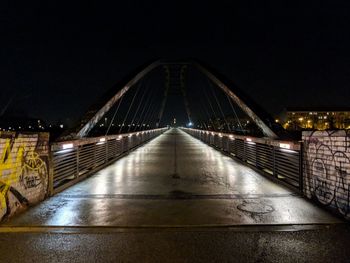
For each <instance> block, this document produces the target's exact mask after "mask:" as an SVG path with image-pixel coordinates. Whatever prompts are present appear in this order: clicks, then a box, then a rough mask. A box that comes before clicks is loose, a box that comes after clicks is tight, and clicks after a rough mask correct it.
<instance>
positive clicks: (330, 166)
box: [303, 130, 350, 219]
mask: <svg viewBox="0 0 350 263" xmlns="http://www.w3.org/2000/svg"><path fill="white" fill-rule="evenodd" d="M303 142H304V193H305V195H306V196H307V197H308V198H311V199H314V200H317V201H318V202H319V203H321V204H322V205H324V206H327V207H329V208H330V209H332V210H335V211H336V212H337V213H339V214H341V215H342V216H343V217H345V218H346V219H350V203H349V202H350V131H349V130H348V131H346V130H339V131H314V132H310V131H305V132H303Z"/></svg>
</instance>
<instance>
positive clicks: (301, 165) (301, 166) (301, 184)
mask: <svg viewBox="0 0 350 263" xmlns="http://www.w3.org/2000/svg"><path fill="white" fill-rule="evenodd" d="M303 162H304V143H303V142H300V152H299V189H300V192H301V193H303V191H304V163H303Z"/></svg>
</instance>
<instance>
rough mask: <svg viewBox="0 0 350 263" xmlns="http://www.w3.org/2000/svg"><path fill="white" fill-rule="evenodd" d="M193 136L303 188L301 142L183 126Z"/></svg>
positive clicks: (277, 177)
mask: <svg viewBox="0 0 350 263" xmlns="http://www.w3.org/2000/svg"><path fill="white" fill-rule="evenodd" d="M182 129H183V130H184V131H185V132H187V133H189V134H190V135H192V136H193V137H195V138H197V139H199V140H201V141H203V142H205V143H207V144H209V145H210V146H213V147H215V148H216V149H218V150H220V151H223V152H225V153H227V154H230V155H232V156H235V157H236V158H238V159H240V160H242V161H244V162H247V163H248V164H250V165H253V166H255V167H256V168H258V169H259V170H261V171H264V172H265V173H267V174H269V175H271V176H273V177H275V178H276V179H278V180H281V181H283V182H285V183H287V184H288V185H290V186H292V187H294V188H296V189H298V190H300V191H302V187H303V183H302V161H301V158H302V155H301V153H300V149H301V143H299V142H292V141H280V140H272V139H269V138H256V137H249V136H240V135H234V134H227V133H220V132H212V131H204V130H197V129H190V128H182Z"/></svg>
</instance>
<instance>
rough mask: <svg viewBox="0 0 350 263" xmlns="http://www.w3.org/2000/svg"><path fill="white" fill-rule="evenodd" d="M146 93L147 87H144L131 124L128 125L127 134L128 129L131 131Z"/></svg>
mask: <svg viewBox="0 0 350 263" xmlns="http://www.w3.org/2000/svg"><path fill="white" fill-rule="evenodd" d="M140 85H141V84H140ZM146 92H147V86H146V88H145V89H144V92H143V93H142V95H141V100H140V102H139V103H138V105H137V108H136V111H135V114H134V116H133V118H132V120H131V124H130V126H129V128H128V132H130V129H131V127H132V125H133V124H134V121H135V118H136V114H137V113H138V112H139V109H140V106H141V105H142V102H143V98H144V97H145V94H146ZM135 127H136V125H135Z"/></svg>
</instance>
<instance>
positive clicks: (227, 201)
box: [3, 129, 339, 227]
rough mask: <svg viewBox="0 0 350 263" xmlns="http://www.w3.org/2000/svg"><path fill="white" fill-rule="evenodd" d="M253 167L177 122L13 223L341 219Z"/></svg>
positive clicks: (167, 223) (239, 222) (200, 223)
mask: <svg viewBox="0 0 350 263" xmlns="http://www.w3.org/2000/svg"><path fill="white" fill-rule="evenodd" d="M337 222H339V220H338V219H336V218H335V217H333V216H331V215H330V214H329V213H328V212H326V211H324V210H322V209H320V208H318V207H316V206H315V205H313V204H312V203H310V202H308V201H306V200H305V199H303V198H302V197H300V196H298V195H296V194H295V193H293V192H292V191H291V190H289V189H287V188H285V187H283V186H280V185H277V184H275V183H273V182H272V181H270V180H268V179H267V178H265V177H264V176H262V175H260V174H259V173H257V172H256V171H254V170H253V169H251V168H250V167H247V166H244V165H243V164H241V163H239V162H237V161H235V160H233V159H231V158H230V157H228V156H225V155H223V154H221V153H220V152H218V151H216V150H215V149H213V148H211V147H209V146H207V145H206V144H204V143H202V142H200V141H198V140H196V139H194V138H193V137H191V136H190V135H188V134H186V133H185V132H183V131H181V130H179V129H171V130H169V131H167V132H166V133H164V134H163V135H161V136H159V137H158V138H156V139H154V140H152V141H151V142H149V143H148V144H146V145H144V146H142V147H140V148H138V149H137V150H135V151H134V152H132V153H130V154H129V155H127V156H126V157H124V158H122V159H120V160H118V161H116V162H115V163H114V164H112V165H110V166H109V167H107V168H105V169H103V170H101V171H100V172H98V173H96V175H94V176H92V177H90V178H88V179H86V180H84V181H83V182H81V183H79V184H77V185H75V186H73V187H71V188H69V189H67V190H65V191H63V192H62V193H60V194H57V195H56V196H54V197H52V198H50V199H48V200H46V201H45V202H43V203H41V204H39V205H37V206H35V207H33V208H31V209H29V210H28V211H26V212H25V213H23V214H22V215H20V216H18V217H15V218H13V219H12V220H10V222H5V223H4V224H3V226H4V225H7V226H40V225H41V226H121V227H122V226H127V227H129V226H208V225H209V226H214V225H215V226H221V225H245V224H259V225H260V224H264V225H265V224H314V223H321V224H323V223H337Z"/></svg>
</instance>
